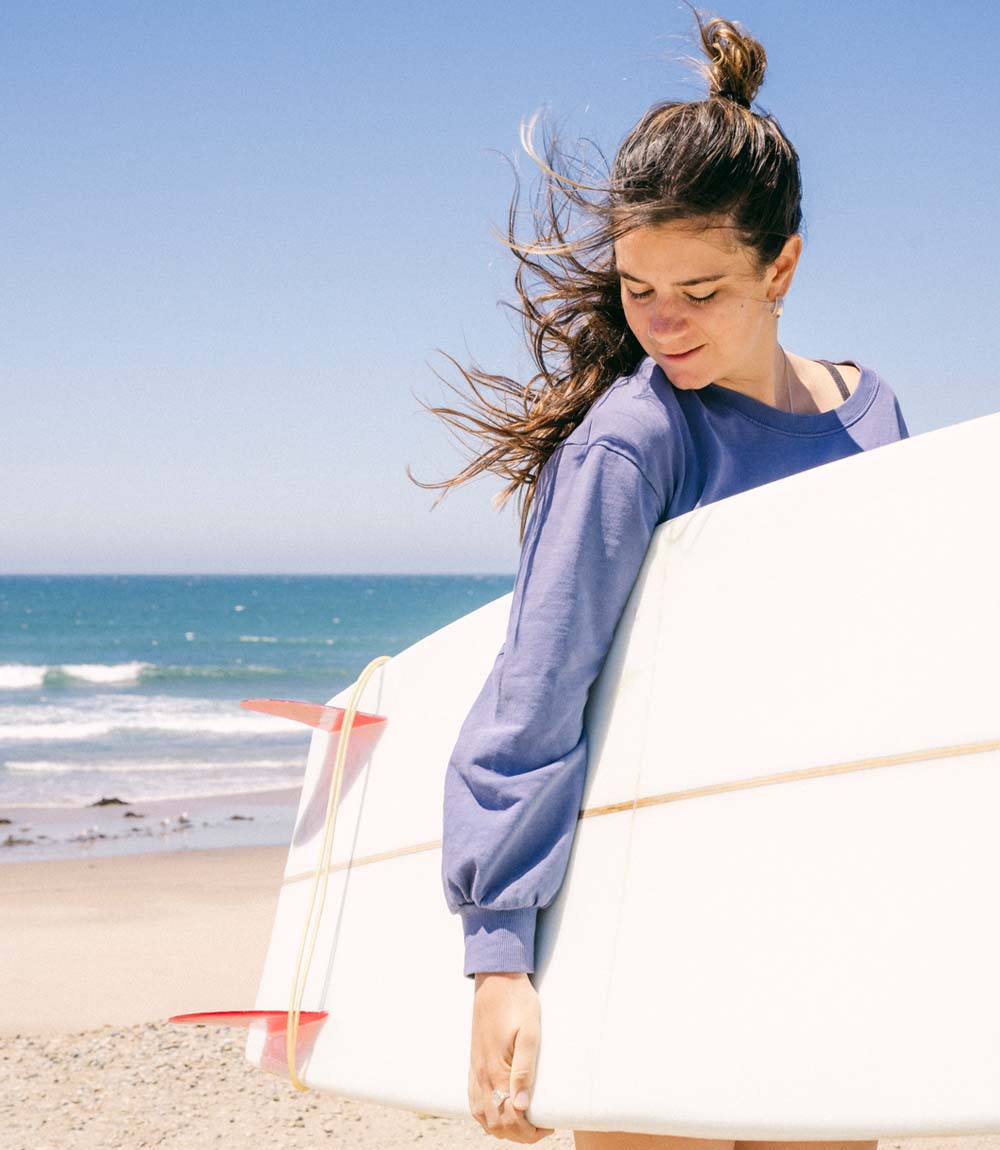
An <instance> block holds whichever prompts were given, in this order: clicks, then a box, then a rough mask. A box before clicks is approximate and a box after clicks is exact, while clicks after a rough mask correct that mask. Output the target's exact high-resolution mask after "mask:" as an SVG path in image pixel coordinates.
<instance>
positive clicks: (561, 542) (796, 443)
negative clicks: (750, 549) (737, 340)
mask: <svg viewBox="0 0 1000 1150" xmlns="http://www.w3.org/2000/svg"><path fill="white" fill-rule="evenodd" d="M846 362H848V363H850V362H853V361H850V360H848V361H846ZM854 366H856V367H858V368H859V369H860V371H861V378H860V380H859V381H858V385H857V387H856V389H855V391H854V392H853V394H852V395H851V396H850V397H849V398H848V399H846V400H844V401H843V402H842V403H841V404H840V406H839V407H836V408H834V409H833V410H832V411H823V412H819V413H814V414H794V413H792V412H788V411H779V410H778V409H776V408H773V407H770V406H768V405H767V404H765V403H762V402H761V401H759V400H756V399H753V398H751V397H750V396H747V395H744V394H743V393H742V392H738V391H734V390H732V389H730V388H726V387H721V386H720V385H718V384H715V383H712V384H709V385H708V386H707V387H703V388H700V389H697V390H684V389H678V388H675V387H674V386H673V384H671V383H670V381H669V380H668V379H667V377H666V375H665V374H664V372H663V370H662V369H661V368H659V367H657V366H656V364H655V363H654V362H653V360H652V359H650V358H649V357H646V358H645V359H643V360H642V362H641V363H640V364H639V365H638V367H637V368H636V369H635V371H634V372H633V373H632V374H631V375H629V376H623V377H622V378H620V379H618V380H616V381H615V382H614V383H613V384H612V385H611V387H609V388H608V390H607V391H605V392H604V393H603V394H602V395H600V396H599V397H598V398H597V399H596V400H595V402H594V403H593V404H592V405H591V407H590V409H589V410H588V412H587V414H586V415H585V416H584V418H583V421H582V422H581V423H580V424H579V426H577V427H576V428H575V429H574V430H573V431H572V432H571V433H570V434H569V435H568V436H567V437H566V439H565V440H563V441H562V443H560V445H559V446H558V447H557V448H556V450H555V451H554V452H553V453H552V455H551V456H550V457H549V458H548V459H547V460H546V461H545V464H544V466H543V467H542V469H541V471H540V473H539V476H538V482H537V487H536V490H535V500H534V504H533V506H532V510H531V513H530V517H529V520H528V524H527V528H526V530H525V535H524V540H523V542H522V546H521V555H520V561H519V565H518V571H517V576H516V579H515V582H514V591H513V596H512V602H511V610H510V617H509V620H508V624H507V631H506V638H505V641H504V643H503V645H502V646H501V648H500V651H499V653H498V654H497V657H496V660H495V662H494V664H493V668H492V670H491V671H490V673H489V676H488V677H487V679H486V682H485V683H484V684H483V687H482V689H481V690H480V692H479V695H478V696H477V698H476V700H475V702H474V703H473V705H472V708H471V710H470V711H469V714H468V716H467V717H466V719H465V722H464V723H463V725H462V728H461V731H460V732H459V736H458V741H457V743H456V745H455V748H454V750H453V752H452V755H451V758H450V760H449V762H448V766H447V771H446V773H445V784H444V827H443V845H442V860H441V876H442V880H443V884H444V893H445V900H446V902H447V905H448V908H449V910H450V911H451V912H452V913H459V914H460V915H461V918H462V926H463V931H464V937H465V968H464V973H465V974H466V975H468V976H470V977H471V976H472V975H474V974H475V973H476V972H477V971H533V970H534V969H535V920H536V916H537V914H538V910H539V908H540V907H546V906H548V905H549V904H550V903H551V902H552V901H553V899H554V898H555V897H556V895H557V893H558V891H559V888H560V886H561V884H562V881H563V877H564V874H565V871H566V868H567V865H568V863H569V854H570V848H571V846H572V844H573V837H574V834H575V832H576V827H577V816H578V813H579V811H580V805H581V801H582V797H583V786H584V781H585V774H586V766H587V735H586V731H585V730H584V727H583V714H584V707H585V706H586V702H587V695H588V692H589V690H590V687H591V684H592V683H593V682H594V680H595V679H596V678H597V676H598V674H599V673H600V671H601V667H602V665H603V663H604V659H605V657H606V655H607V653H608V649H609V648H610V646H611V640H612V637H613V635H614V632H615V628H616V626H617V624H618V620H619V618H620V617H621V614H622V611H623V609H624V607H625V602H626V600H627V599H628V597H629V594H630V592H631V590H632V586H633V584H634V583H635V579H636V576H637V575H638V573H639V568H640V567H641V566H642V562H643V560H644V558H645V555H646V550H647V548H648V546H649V541H650V536H651V535H652V533H653V531H654V530H655V528H656V527H657V525H658V524H660V523H662V522H663V521H664V520H666V519H672V518H674V517H675V516H677V515H683V514H684V513H685V512H687V511H691V510H692V509H693V508H695V507H701V506H703V505H704V504H706V503H713V502H715V501H716V500H718V499H725V498H726V497H727V496H729V495H735V494H736V493H737V492H740V491H746V490H748V489H749V488H752V487H759V486H760V485H762V484H764V483H770V482H773V481H774V480H777V479H781V478H784V477H785V476H788V475H793V474H794V473H796V472H799V471H805V470H807V469H808V468H810V467H818V466H819V465H821V464H823V463H830V462H832V461H833V460H835V459H840V458H842V457H843V456H847V455H853V454H855V453H856V452H859V451H867V450H870V449H871V448H873V447H879V446H881V445H883V444H886V443H892V442H895V441H896V440H898V439H904V438H906V437H907V436H908V435H909V432H908V431H907V429H906V424H905V423H904V421H903V416H902V413H901V412H900V409H899V403H898V401H897V399H896V397H895V395H894V394H893V392H892V391H891V389H890V388H889V386H888V384H887V383H886V382H885V381H884V380H883V379H881V378H880V377H879V375H878V374H877V373H876V372H875V371H873V370H872V369H871V368H870V367H863V366H862V365H861V364H855V365H854Z"/></svg>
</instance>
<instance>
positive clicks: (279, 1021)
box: [167, 1010, 327, 1034]
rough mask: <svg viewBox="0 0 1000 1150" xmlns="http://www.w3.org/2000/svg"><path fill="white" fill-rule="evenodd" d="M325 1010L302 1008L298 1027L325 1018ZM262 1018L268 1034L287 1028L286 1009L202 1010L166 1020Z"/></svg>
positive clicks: (208, 1022)
mask: <svg viewBox="0 0 1000 1150" xmlns="http://www.w3.org/2000/svg"><path fill="white" fill-rule="evenodd" d="M326 1016H327V1012H326V1011H325V1010H303V1011H300V1012H299V1027H300V1029H301V1027H302V1026H303V1025H304V1024H306V1023H310V1022H320V1021H321V1020H322V1019H324V1018H326ZM258 1020H264V1021H265V1022H266V1023H267V1033H268V1034H284V1033H285V1031H286V1030H287V1029H288V1011H287V1010H202V1011H198V1012H197V1013H195V1014H174V1015H172V1016H171V1017H170V1018H168V1019H167V1021H168V1022H188V1023H191V1024H193V1025H202V1026H249V1025H250V1024H251V1023H253V1022H257V1021H258Z"/></svg>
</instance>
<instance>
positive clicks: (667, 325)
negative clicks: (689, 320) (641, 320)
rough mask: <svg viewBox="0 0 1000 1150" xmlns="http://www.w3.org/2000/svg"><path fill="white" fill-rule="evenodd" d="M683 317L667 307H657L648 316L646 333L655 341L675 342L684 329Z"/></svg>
mask: <svg viewBox="0 0 1000 1150" xmlns="http://www.w3.org/2000/svg"><path fill="white" fill-rule="evenodd" d="M684 323H685V321H684V319H683V318H682V317H681V316H679V315H677V314H675V313H674V312H672V311H671V310H670V309H669V308H657V309H656V310H654V311H653V312H652V313H651V314H650V317H649V328H648V329H647V335H648V336H649V338H650V339H651V340H653V341H654V342H655V343H669V344H675V343H677V342H678V340H679V338H680V336H681V334H682V333H683V330H684Z"/></svg>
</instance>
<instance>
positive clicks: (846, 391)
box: [819, 359, 851, 399]
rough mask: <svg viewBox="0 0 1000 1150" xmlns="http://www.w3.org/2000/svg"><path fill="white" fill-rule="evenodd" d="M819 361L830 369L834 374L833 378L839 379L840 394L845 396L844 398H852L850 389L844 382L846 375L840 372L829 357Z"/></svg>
mask: <svg viewBox="0 0 1000 1150" xmlns="http://www.w3.org/2000/svg"><path fill="white" fill-rule="evenodd" d="M819 362H820V363H822V364H824V365H825V366H826V367H828V368H829V369H830V373H831V374H832V376H833V378H834V379H835V380H836V381H837V386H838V387H839V388H840V394H841V395H842V396H843V398H844V399H850V398H851V393H850V390H849V389H848V387H847V384H846V383H844V377H843V376H842V375H841V374H840V372H839V371H838V370H837V369H836V368H835V367H834V366H833V364H832V363H831V362H830V361H829V360H828V359H821V360H820V361H819Z"/></svg>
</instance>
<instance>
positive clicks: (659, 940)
mask: <svg viewBox="0 0 1000 1150" xmlns="http://www.w3.org/2000/svg"><path fill="white" fill-rule="evenodd" d="M998 496H1000V414H998V415H991V416H987V417H984V418H981V419H974V420H971V421H969V422H965V423H961V424H956V425H954V426H952V427H948V428H944V429H942V430H939V431H935V432H932V433H929V434H925V435H920V436H916V437H913V438H911V439H908V440H904V441H901V442H899V443H894V444H890V445H887V446H884V447H880V448H877V449H874V450H871V451H867V452H864V453H861V454H858V455H855V456H851V457H849V458H847V459H843V460H839V461H837V462H835V463H830V464H826V465H824V466H820V467H817V468H814V469H812V470H809V471H806V472H802V473H800V474H798V475H795V476H791V477H790V478H787V479H783V480H780V481H778V482H774V483H770V484H767V485H765V486H762V487H758V488H755V489H753V490H751V491H747V492H744V493H741V494H739V495H736V496H733V497H731V498H728V499H725V500H722V501H719V502H717V503H713V504H711V505H709V506H706V507H702V508H698V509H696V510H695V511H692V512H690V513H688V514H686V515H683V516H679V517H678V518H676V519H673V520H669V521H668V522H666V523H664V524H661V525H660V526H659V527H658V528H657V530H656V532H655V534H654V536H653V539H652V542H651V545H650V548H649V551H648V554H647V556H646V560H645V563H644V565H643V567H642V570H641V571H640V574H639V577H638V579H637V582H636V585H635V587H634V589H633V591H632V594H631V597H630V599H629V601H628V604H627V606H626V609H625V611H624V614H623V616H622V619H621V622H620V624H619V626H618V629H617V631H616V633H615V638H614V642H613V645H612V647H611V650H610V652H609V655H608V659H607V661H606V663H605V665H604V668H603V670H602V673H601V676H600V678H599V679H598V680H597V682H596V683H595V685H594V688H593V690H592V691H591V695H590V698H589V702H588V705H587V712H586V724H587V729H588V733H589V738H590V743H589V746H590V754H589V759H588V776H587V784H586V789H585V792H584V803H583V814H582V816H581V819H580V821H579V823H578V825H577V833H576V837H575V840H574V845H573V851H572V855H571V858H570V863H569V867H568V870H567V872H566V877H565V881H564V883H563V885H562V887H561V889H560V893H559V895H558V897H557V899H556V901H555V902H554V903H553V904H552V905H551V906H550V907H549V908H547V909H546V910H543V911H541V912H540V915H539V921H538V928H537V938H536V946H537V954H536V971H535V973H534V974H533V975H532V981H533V983H534V985H535V986H536V987H537V989H538V992H539V995H540V999H541V1019H542V1030H541V1048H540V1051H539V1057H538V1065H537V1075H536V1081H535V1087H534V1091H533V1095H532V1103H531V1106H530V1108H529V1110H528V1117H529V1119H530V1120H531V1121H532V1122H534V1123H535V1124H537V1125H539V1126H543V1127H554V1128H560V1129H579V1130H633V1131H645V1132H649V1133H659V1134H674V1135H682V1136H688V1137H706V1138H742V1139H786V1140H790V1139H809V1140H818V1139H835V1138H845V1139H869V1138H886V1137H912V1136H932V1135H969V1134H986V1133H995V1132H998V1131H1000V927H998V916H997V912H996V889H997V884H998V879H1000V834H998V831H997V822H998V811H1000V544H998V526H1000V516H998V510H997V506H998ZM510 599H511V596H510V595H505V596H503V597H502V598H500V599H497V600H496V601H494V602H492V603H489V604H487V605H486V606H484V607H482V608H480V609H479V610H476V611H473V612H472V613H471V614H469V615H467V616H465V617H464V618H462V619H459V620H458V621H456V622H454V623H452V624H451V625H449V626H447V627H444V628H442V629H441V630H439V631H437V632H435V633H434V634H432V635H429V636H428V637H427V638H425V639H423V640H421V641H420V642H419V643H416V644H415V645H414V646H412V647H409V648H408V649H406V650H405V651H403V652H401V653H400V654H398V655H396V656H395V657H394V658H393V659H392V660H391V661H390V662H388V663H386V664H383V665H381V666H379V667H378V668H377V669H376V670H375V671H374V673H373V675H372V677H371V679H370V680H369V682H368V684H367V686H366V687H365V689H364V692H363V694H362V696H361V700H360V703H359V706H360V708H361V709H362V710H363V711H365V712H368V713H369V714H370V715H377V716H385V718H386V720H387V721H386V722H385V723H384V724H379V723H377V722H373V723H371V724H370V725H369V727H368V728H367V729H366V730H365V731H362V732H360V733H359V732H358V731H356V732H355V735H354V737H353V738H357V740H358V742H357V746H356V747H355V746H354V745H353V738H352V746H351V754H350V755H349V756H348V770H347V774H346V775H345V781H344V786H343V791H342V794H341V801H340V808H339V813H338V814H337V820H336V835H335V838H334V840H333V852H332V864H331V867H330V871H329V878H328V883H329V885H328V888H327V896H326V900H325V903H324V906H323V916H322V920H321V926H320V929H319V935H318V940H317V944H316V949H315V954H314V958H313V961H312V964H311V967H310V971H309V978H308V981H307V983H306V987H305V994H304V997H303V999H302V1004H303V1007H304V1008H307V1009H310V1010H315V1011H326V1012H327V1017H326V1018H325V1019H323V1020H322V1021H321V1023H320V1024H317V1029H316V1031H315V1034H314V1036H313V1039H311V1047H310V1048H309V1049H308V1050H306V1049H305V1048H304V1049H303V1056H302V1060H301V1063H300V1064H299V1066H298V1074H299V1075H300V1077H301V1079H302V1080H303V1081H304V1082H306V1083H307V1084H308V1085H309V1086H311V1087H314V1088H316V1089H319V1090H330V1091H334V1092H336V1093H338V1094H341V1095H344V1096H347V1097H351V1098H356V1099H366V1100H371V1101H376V1102H380V1103H384V1104H388V1105H392V1106H400V1107H406V1108H412V1109H416V1110H419V1111H422V1112H425V1113H435V1114H439V1115H446V1116H468V1100H467V1092H466V1090H467V1072H468V1065H469V1039H470V1028H471V1013H472V1003H473V989H474V984H473V981H472V980H471V979H469V978H466V977H465V976H464V975H463V973H462V961H463V940H462V928H461V923H460V921H459V918H458V916H453V915H451V914H450V913H449V911H448V909H447V907H446V905H445V902H444V895H443V890H442V885H441V851H440V840H441V831H442V827H441V818H442V794H443V780H444V771H445V767H446V764H447V762H448V759H449V756H450V753H451V751H452V749H453V747H454V744H455V742H456V739H457V736H458V731H459V728H460V726H461V724H462V721H463V720H464V718H465V716H466V714H467V712H468V710H469V708H470V707H471V705H472V703H473V700H474V699H475V697H476V695H477V693H478V692H479V690H480V688H481V687H482V684H483V682H484V681H485V678H486V676H487V675H488V673H489V671H490V669H491V667H492V665H493V662H494V659H495V657H496V654H497V652H498V650H499V648H500V646H501V644H502V643H503V641H504V634H505V629H506V624H507V619H508V614H509V610H510ZM350 695H351V690H350V689H348V690H345V691H342V692H340V694H338V695H337V696H335V697H334V698H333V699H331V700H330V704H331V705H333V706H339V707H344V706H346V705H347V702H348V700H349V698H350ZM339 737H340V736H339V734H338V733H337V732H336V731H333V732H330V731H322V730H317V731H316V732H315V733H314V735H313V739H312V743H311V749H310V753H309V760H308V765H307V770H306V776H305V781H304V785H303V790H302V797H301V803H300V807H299V817H298V825H297V828H296V831H295V835H294V839H293V842H292V844H291V848H290V850H289V855H288V864H287V869H286V872H285V879H284V884H283V886H282V890H281V894H280V899H279V903H278V908H277V914H276V918H275V923H274V933H273V936H272V939H271V943H270V947H269V949H268V952H267V956H266V960H265V963H264V970H263V975H262V979H261V983H260V990H259V994H258V998H257V1004H256V1005H257V1007H258V1009H262V1010H282V1009H285V1008H286V1007H287V1004H288V1002H289V995H290V991H291V987H292V977H293V973H294V970H295V966H296V955H297V953H298V950H299V945H300V940H301V937H302V931H303V925H304V923H305V919H306V914H307V911H308V901H309V897H310V894H311V891H312V889H313V886H314V881H315V880H314V875H315V872H316V867H317V864H318V862H319V859H320V844H321V840H322V837H323V836H322V823H323V812H325V809H326V804H327V793H328V789H329V784H330V777H331V774H332V764H333V761H334V754H335V751H336V746H337V739H338V738H339ZM265 1045H266V1040H265V1036H264V1034H263V1032H262V1031H261V1032H256V1031H252V1032H251V1034H250V1036H249V1040H248V1045H247V1057H248V1058H249V1059H250V1060H251V1061H253V1062H255V1063H257V1064H259V1065H260V1064H264V1065H265V1066H267V1065H268V1062H269V1061H270V1063H271V1068H274V1069H277V1070H278V1071H280V1070H281V1066H280V1059H279V1060H278V1062H279V1065H277V1066H274V1065H273V1064H274V1061H275V1060H274V1057H273V1055H274V1050H275V1046H274V1043H273V1042H272V1045H271V1057H270V1060H269V1059H268V1057H267V1056H266V1051H265ZM281 1049H283V1047H282V1048H281Z"/></svg>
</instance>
